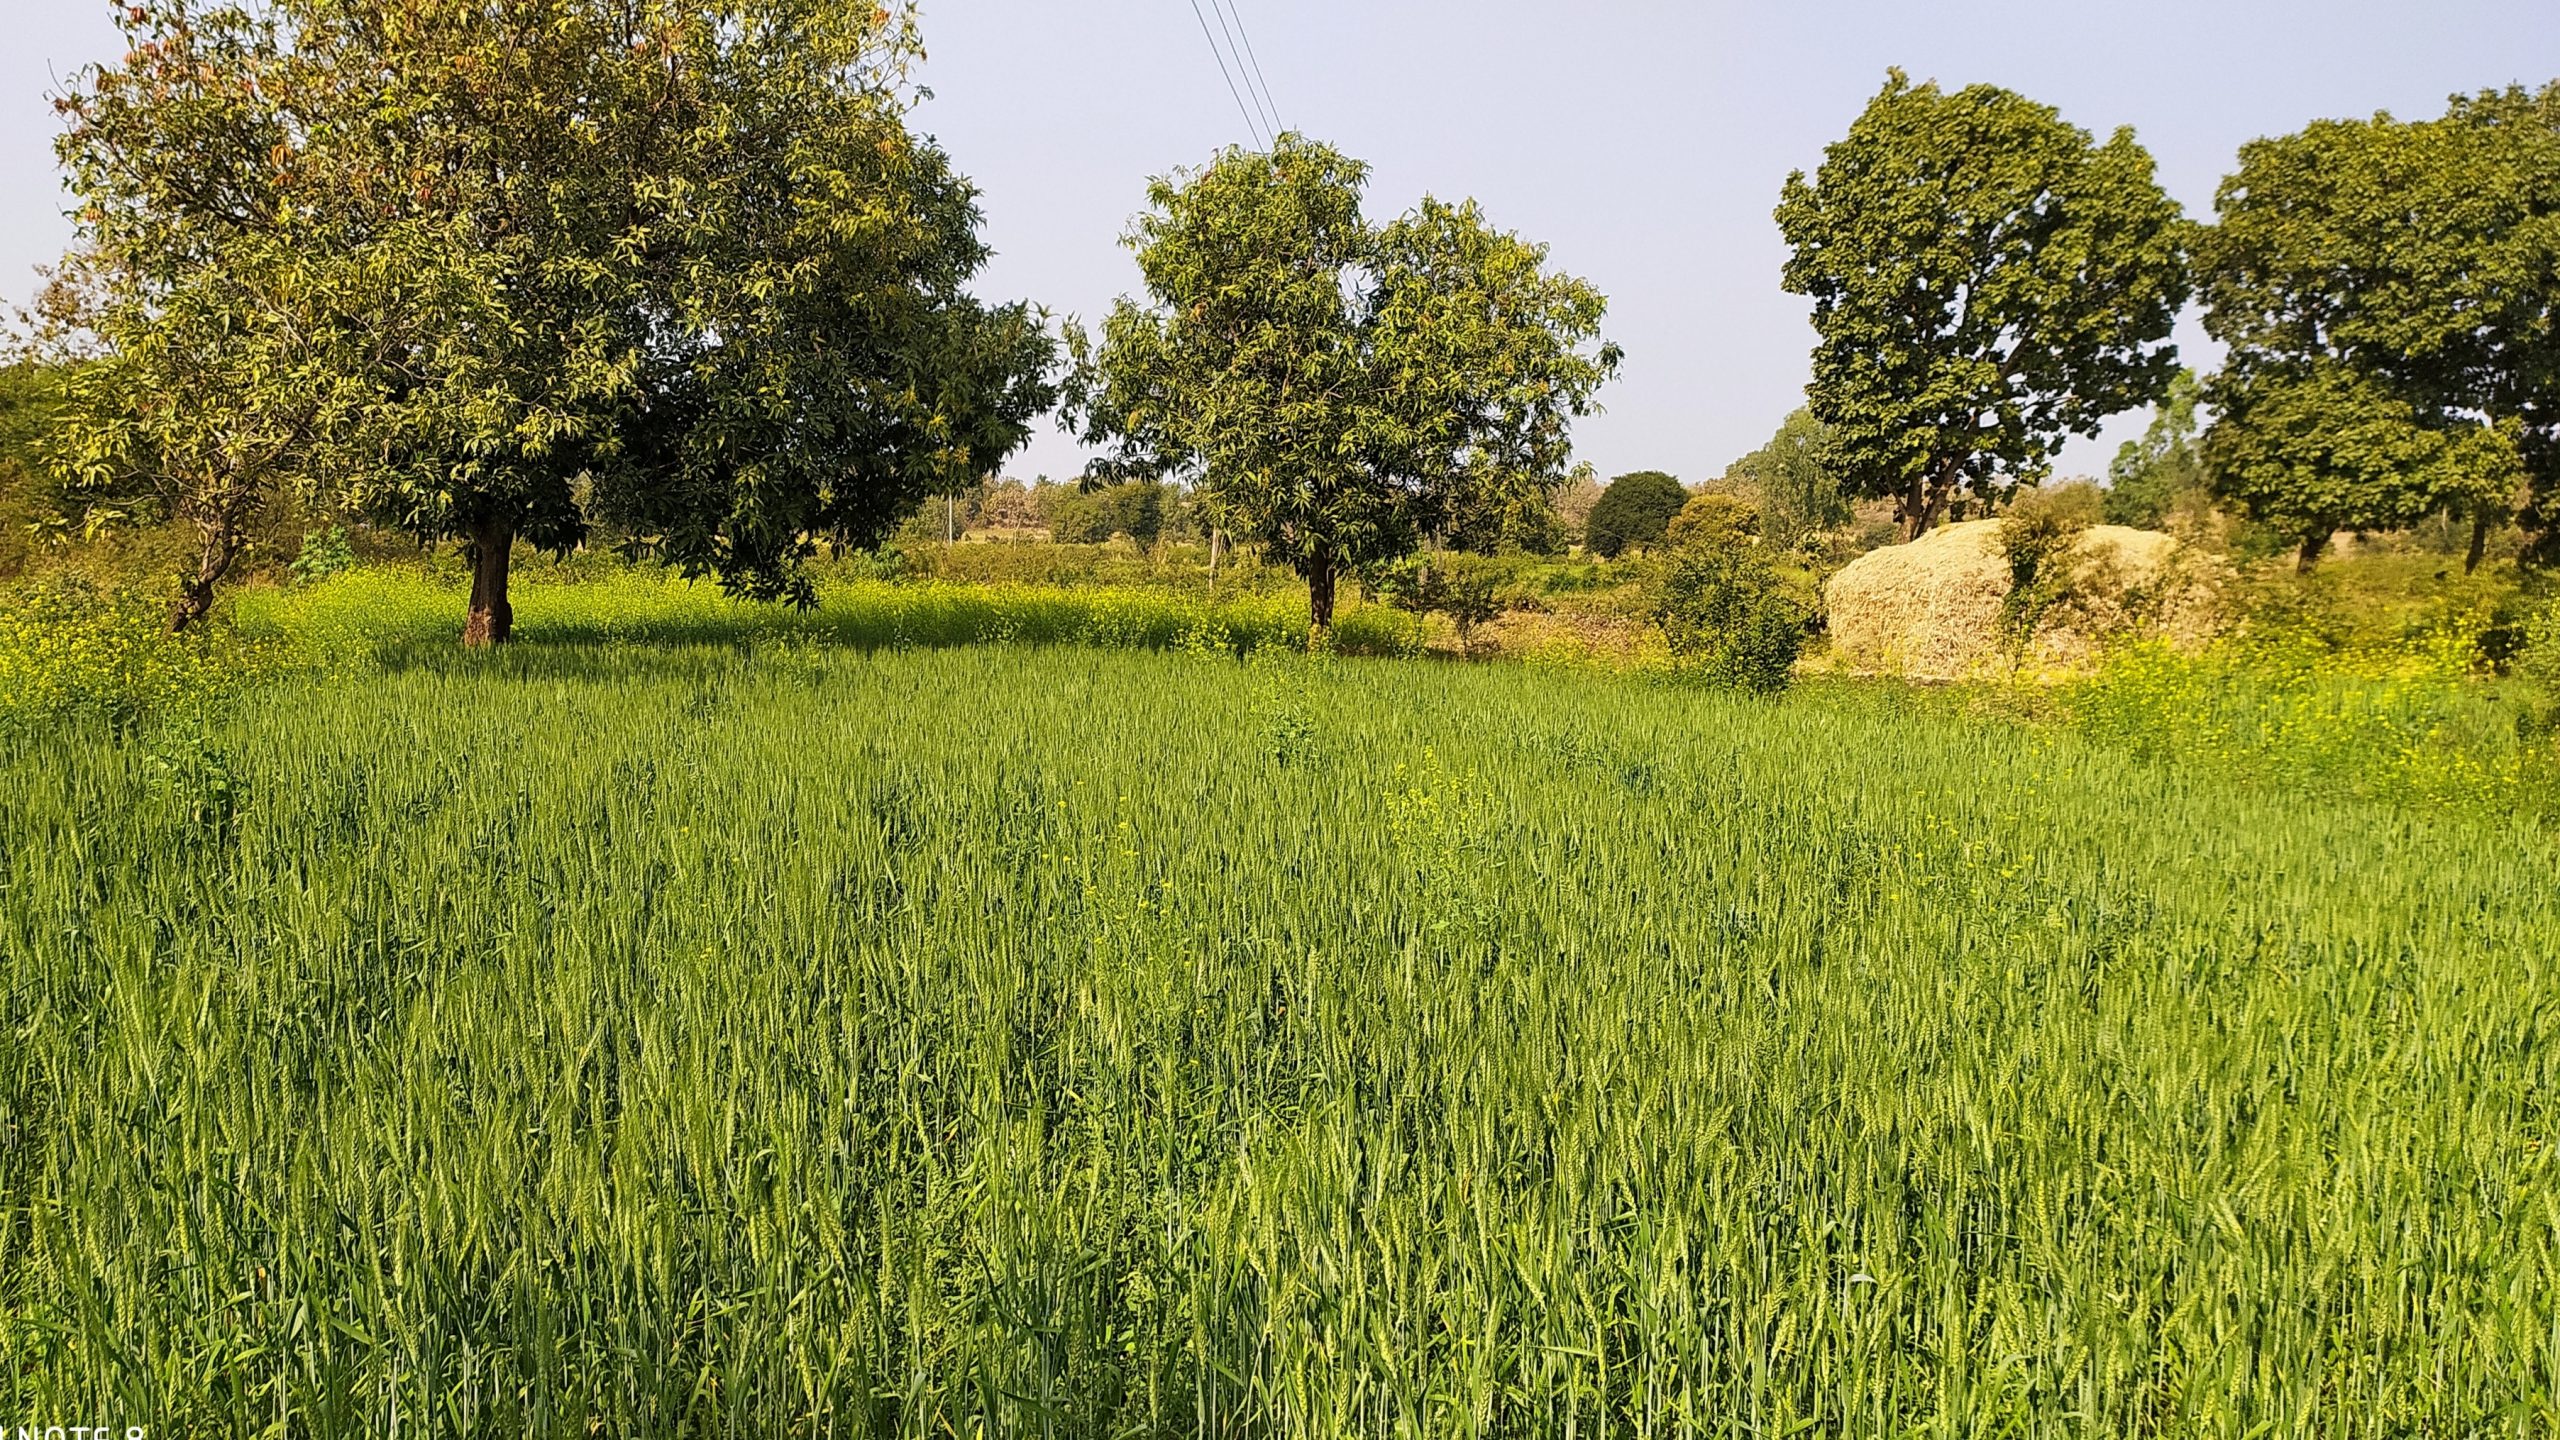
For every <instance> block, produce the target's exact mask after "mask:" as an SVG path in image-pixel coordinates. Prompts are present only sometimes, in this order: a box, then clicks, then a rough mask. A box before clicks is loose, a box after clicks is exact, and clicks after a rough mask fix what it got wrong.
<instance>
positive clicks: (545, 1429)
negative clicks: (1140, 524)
mask: <svg viewBox="0 0 2560 1440" xmlns="http://www.w3.org/2000/svg"><path fill="white" fill-rule="evenodd" d="M351 578H353V577H341V578H340V579H339V580H336V581H332V582H330V583H329V584H328V585H324V586H320V587H315V588H314V589H313V590H312V591H310V592H288V593H287V594H286V595H284V596H281V597H277V598H278V599H280V600H282V601H288V602H294V603H299V601H300V599H301V597H302V595H303V594H304V593H307V594H309V595H315V596H324V595H329V594H331V593H332V592H333V591H334V590H336V589H337V587H339V586H341V585H345V584H347V583H349V581H350V579H351ZM257 598H260V599H261V600H263V599H265V598H266V597H265V595H264V593H263V592H259V593H258V595H257ZM448 599H449V597H448ZM527 600H528V606H527V625H528V629H529V630H530V629H531V628H532V626H533V625H534V624H535V623H536V621H537V618H538V616H539V615H540V613H541V603H540V601H539V599H538V597H537V596H536V595H534V594H533V593H531V592H530V591H529V593H528V595H527ZM740 613H742V614H759V615H760V614H770V613H772V612H769V611H741V612H740ZM1363 613H1366V612H1363ZM1266 663H1267V664H1268V665H1269V667H1270V668H1269V669H1268V670H1267V671H1266V670H1262V669H1258V668H1256V667H1254V666H1249V665H1239V664H1238V663H1237V662H1235V661H1233V660H1229V659H1222V658H1194V657H1188V656H1179V655H1165V656H1147V655H1137V654H1129V653H1118V652H1112V653H1100V654H1096V653H1089V652H1083V653H1073V654H1068V653H1041V652H1038V651H1031V650H1023V649H976V650H950V651H918V652H910V653H895V652H889V651H883V652H880V653H876V654H868V655H865V654H859V653H849V652H836V651H830V650H827V649H825V648H822V647H820V648H809V647H792V646H787V645H782V644H778V643H777V644H758V645H757V646H756V647H755V649H754V650H753V652H752V653H751V654H750V653H747V652H746V651H744V650H742V649H740V648H739V647H737V646H734V645H717V646H700V645H689V644H683V643H665V644H655V645H634V646H630V647H623V648H608V647H601V646H583V645H572V644H543V645H526V646H521V647H518V648H517V650H516V651H515V652H514V653H501V654H498V655H493V656H463V655H458V654H453V653H450V647H439V649H437V650H436V651H434V652H431V653H422V654H420V655H419V656H417V657H415V658H414V661H413V662H412V663H405V664H403V665H401V666H399V667H397V668H394V669H390V670H386V671H379V672H367V673H362V674H358V675H353V676H350V677H348V678H347V679H345V680H313V681H309V682H296V683H295V685H294V687H293V688H290V689H287V690H284V691H281V692H278V693H276V694H275V695H274V696H273V697H272V698H271V699H270V700H269V701H268V702H267V703H262V704H260V705H258V706H255V707H243V708H240V709H236V710H234V711H233V712H231V714H230V715H229V716H228V717H227V718H223V719H220V720H218V721H216V722H215V723H213V724H211V725H209V726H208V727H206V728H205V729H204V730H203V732H202V733H201V735H200V736H196V735H184V736H179V737H175V738H173V739H172V740H170V741H169V742H167V743H166V744H160V743H158V742H155V745H156V746H157V750H156V753H160V754H163V755H174V756H176V757H177V758H179V759H181V760H187V753H186V750H187V747H186V745H184V744H182V743H181V742H182V741H183V742H200V748H198V749H196V750H195V751H194V755H195V756H196V757H200V758H202V759H204V760H206V761H208V762H211V763H212V764H216V765H218V766H219V769H220V772H221V773H222V774H223V775H225V776H228V777H229V784H228V791H229V794H230V796H231V797H232V799H231V814H230V818H229V820H228V822H227V829H226V830H224V831H223V832H221V833H222V835H223V837H224V838H222V839H221V840H220V841H219V842H218V843H210V842H209V840H208V832H207V831H206V830H205V829H204V828H203V825H204V822H203V820H202V819H201V818H200V817H202V816H208V815H216V814H219V813H220V805H219V802H218V801H217V802H216V803H215V804H214V805H212V806H211V807H210V808H208V807H207V806H206V804H205V803H204V801H205V797H208V796H210V795H214V794H216V793H218V792H219V790H220V789H221V788H222V787H221V785H220V784H219V783H218V782H216V781H215V780H214V778H213V776H212V773H211V771H210V769H206V770H204V771H202V772H201V773H200V774H199V779H200V780H201V781H202V782H203V783H201V784H178V783H173V782H172V781H171V780H169V779H166V778H163V776H162V774H161V773H160V771H159V770H158V769H157V768H155V763H154V761H153V759H152V755H153V754H154V753H155V750H154V748H152V747H144V746H125V745H117V744H113V743H101V741H100V740H99V738H98V737H96V736H94V735H92V734H91V733H88V732H86V731H66V732H61V733H54V734H48V735H44V736H41V737H38V738H36V739H34V740H31V741H28V742H26V743H24V744H22V745H19V746H16V747H14V748H11V749H7V750H0V834H6V835H7V836H9V837H10V838H11V843H10V844H9V845H7V846H5V847H0V933H5V934H6V935H7V936H8V937H9V941H8V943H9V947H10V955H9V958H10V966H11V971H10V975H11V981H12V987H11V990H10V992H9V993H10V997H11V998H10V1004H11V1005H12V1006H13V1007H14V1009H13V1010H12V1017H13V1018H12V1024H13V1026H14V1030H15V1033H14V1037H13V1041H12V1043H11V1044H10V1045H9V1046H8V1047H7V1048H6V1050H5V1051H4V1052H0V1126H5V1128H0V1134H5V1136H6V1137H7V1138H6V1143H0V1234H6V1235H7V1236H9V1237H10V1239H9V1245H10V1249H9V1252H8V1264H7V1267H6V1275H7V1283H8V1290H9V1305H8V1311H7V1328H6V1331H5V1335H6V1341H7V1346H8V1348H7V1352H6V1353H7V1365H6V1368H5V1371H4V1372H0V1385H5V1387H6V1389H7V1392H8V1394H9V1397H10V1412H11V1413H14V1414H36V1415H91V1414H94V1413H99V1412H103V1417H104V1418H109V1419H112V1417H114V1416H117V1415H126V1416H150V1417H152V1419H151V1422H150V1423H151V1425H152V1428H153V1432H154V1433H155V1434H157V1433H161V1432H162V1431H164V1430H165V1431H166V1432H168V1433H170V1434H185V1435H190V1436H197V1435H207V1436H210V1435H235V1434H266V1433H277V1434H309V1435H328V1436H335V1435H360V1434H368V1433H385V1434H387V1433H390V1432H391V1431H392V1430H393V1429H394V1428H395V1425H397V1426H400V1427H408V1428H433V1429H438V1430H449V1431H453V1432H459V1433H473V1434H503V1435H542V1436H554V1435H595V1436H656V1435H676V1434H717V1433H727V1432H734V1431H738V1430H771V1431H773V1432H775V1433H788V1434H793V1435H813V1436H826V1435H884V1436H917V1437H922V1436H927V1435H954V1434H956V1435H1027V1434H1038V1433H1041V1432H1043V1431H1046V1432H1049V1433H1054V1434H1058V1435H1072V1436H1088V1435H1091V1436H1100V1435H1130V1436H1151V1437H1152V1436H1174V1435H1199V1434H1208V1435H1256V1436H1265V1437H1270V1440H1295V1437H1318V1436H1321V1437H1335V1436H1341V1435H1344V1434H1350V1433H1380V1434H1414V1435H1428V1434H1485V1435H1502V1436H1518V1437H1524V1440H1540V1437H1548V1436H1563V1435H1567V1434H1573V1435H1583V1436H1597V1435H1600V1434H1603V1433H1606V1434H1611V1435H1617V1434H1626V1435H1638V1434H1644V1433H1648V1432H1650V1433H1654V1434H1659V1435H1664V1436H1690V1435H1697V1436H1709V1435H1722V1434H1728V1433H1732V1432H1733V1431H1734V1430H1735V1429H1736V1426H1735V1424H1734V1420H1735V1417H1738V1416H1739V1417H1749V1416H1754V1415H1757V1416H1758V1417H1760V1420H1759V1422H1757V1423H1758V1428H1759V1429H1761V1430H1764V1431H1768V1432H1771V1433H1775V1432H1776V1431H1779V1430H1785V1431H1789V1432H1791V1433H1799V1434H1818V1435H1826V1436H1840V1437H1844V1440H1885V1437H1902V1436H1909V1435H1914V1434H1929V1433H1952V1434H1992V1433H2001V1434H2008V1433H2018V1434H2033V1433H2035V1432H2036V1431H2037V1430H2038V1429H2039V1428H2040V1427H2041V1428H2044V1429H2048V1430H2057V1431H2059V1430H2067V1429H2072V1428H2078V1429H2083V1430H2086V1431H2087V1432H2088V1433H2091V1434H2105V1435H2123V1436H2149V1435H2171V1434H2176V1435H2185V1434H2203V1435H2250V1434H2254V1435H2260V1436H2265V1437H2269V1440H2293V1437H2305V1440H2307V1437H2315V1436H2318V1437H2327V1436H2337V1435H2406V1436H2438V1435H2443V1436H2452V1435H2507V1434H2537V1433H2542V1432H2545V1431H2548V1430H2549V1429H2550V1428H2551V1425H2552V1423H2553V1422H2554V1420H2555V1418H2560V1417H2555V1416H2554V1415H2553V1414H2552V1411H2551V1408H2550V1407H2551V1396H2552V1394H2553V1393H2554V1391H2555V1389H2556V1388H2560V1375H2555V1373H2554V1371H2553V1365H2554V1363H2555V1362H2554V1357H2553V1356H2552V1354H2551V1350H2550V1345H2549V1337H2550V1335H2551V1333H2552V1330H2553V1326H2554V1323H2555V1304H2560V1300H2555V1297H2560V1270H2555V1258H2554V1251H2553V1247H2552V1243H2551V1234H2550V1225H2549V1221H2548V1214H2547V1207H2546V1205H2545V1204H2544V1198H2545V1197H2547V1195H2548V1194H2549V1187H2550V1183H2551V1177H2550V1167H2551V1160H2550V1158H2549V1140H2548V1136H2549V1134H2550V1122H2551V1120H2552V1117H2553V1111H2552V1100H2551V1097H2552V1095H2553V1094H2554V1085H2553V1081H2554V1074H2553V1067H2554V1058H2553V1056H2552V1055H2551V1054H2550V1053H2548V1052H2549V1047H2548V1046H2545V1045H2543V1044H2541V1043H2540V1039H2539V1037H2540V1036H2541V1034H2542V1028H2541V1027H2542V1026H2543V1025H2544V1024H2546V1023H2547V1020H2548V1007H2549V998H2548V997H2549V986H2548V984H2547V983H2545V977H2544V975H2543V973H2542V967H2543V966H2544V965H2545V963H2546V959H2547V956H2548V951H2549V944H2548V942H2549V937H2550V936H2552V935H2553V934H2555V933H2560V891H2555V889H2554V887H2553V886H2552V884H2551V876H2552V874H2553V873H2554V871H2555V867H2560V850H2555V847H2554V844H2553V842H2552V841H2551V839H2550V838H2549V837H2548V836H2547V835H2542V834H2536V833H2533V832H2531V831H2528V830H2523V829H2520V828H2511V827H2496V828H2492V827H2475V826H2465V825H2453V824H2430V823H2409V822H2407V821H2405V820H2400V819H2393V818H2390V817H2387V816H2385V815H2383V814H2380V813H2378V812H2376V811H2375V810H2374V809H2372V808H2370V807H2365V806H2357V805H2331V804H2327V803H2323V802H2319V801H2313V800H2306V799H2304V798H2302V797H2300V796H2297V795H2291V794H2285V793H2281V792H2273V791H2270V790H2268V789H2266V788H2263V787H2257V786H2247V785H2233V784H2227V783H2224V782H2222V781H2220V780H2218V779H2215V778H2213V777H2211V776H2197V775H2194V774H2168V773H2163V772H2162V771H2160V770H2158V769H2155V768H2153V767H2149V766H2143V765H2128V764H2126V763H2125V761H2124V757H2123V756H2122V755H2121V754H2120V753H2118V752H2116V751H2113V750H2108V749H2101V748H2097V747H2094V746H2091V745H2088V744H2085V743H2081V742H2078V741H2075V740H2073V739H2072V738H2070V737H2068V736H2050V737H2047V738H2045V739H2044V740H2043V741H2041V742H2040V743H2027V744H2021V743H2019V742H2018V738H2017V736H2016V735H2015V734H2014V732H2010V731H2006V730H1997V729H1990V728H1986V727H1984V726H1982V725H1979V724H1975V723H1971V722H1967V721H1964V720H1962V719H1959V718H1953V717H1948V716H1944V715H1936V714H1930V713H1925V712H1918V713H1915V712H1914V711H1913V710H1912V709H1911V708H1910V707H1909V705H1908V704H1907V703H1906V702H1905V701H1904V700H1902V699H1901V698H1899V697H1898V696H1894V695H1886V694H1882V693H1880V692H1868V691H1851V690H1842V691H1838V692H1834V691H1832V690H1830V689H1829V688H1828V687H1807V688H1806V689H1805V690H1800V691H1799V692H1798V693H1797V694H1795V695H1793V696H1790V697H1789V698H1788V699H1786V700H1785V701H1783V702H1780V703H1778V704H1776V705H1771V704H1767V703H1764V702H1751V703H1744V702H1743V701H1741V700H1739V699H1736V698H1728V697H1726V696H1723V695H1719V694H1714V693H1705V692H1699V691H1695V690H1664V689H1659V688H1655V687H1649V686H1643V685H1633V684H1619V683H1612V682H1607V681H1596V682H1595V681H1594V680H1593V679H1592V678H1590V677H1588V676H1580V675H1574V676H1560V675H1552V674H1545V673H1541V672H1537V671H1533V670H1529V669H1526V668H1521V667H1507V666H1464V667H1461V666H1433V667H1422V666H1379V665H1352V664H1339V665H1322V664H1307V663H1304V662H1301V661H1298V660H1295V659H1294V658H1291V659H1280V660H1272V661H1269V662H1266ZM1282 697H1285V698H1282ZM1275 698H1279V699H1280V703H1279V704H1277V705H1275V703H1274V702H1275ZM1062 705H1071V706H1073V707H1074V722H1073V723H1061V718H1060V717H1061V707H1062ZM188 763H192V761H191V760H190V761H188ZM1950 776H1959V777H1962V779H1961V781H1960V782H1959V783H1950V781H1949V778H1948V777H1950ZM2412 1057H2427V1058H2425V1059H2424V1060H2423V1061H2421V1060H2413V1058H2412ZM2342 1197H2352V1201H2351V1203H2349V1202H2348V1201H2347V1200H2346V1199H2344V1198H2342ZM2128 1317H2132V1318H2128ZM84 1327H93V1328H84ZM83 1334H98V1335H112V1336H113V1337H114V1343H112V1344H104V1343H97V1344H93V1343H85V1342H80V1343H75V1341H74V1337H77V1336H80V1335H83ZM2022 1357H2023V1358H2022ZM429 1417H432V1424H431V1423H430V1418H429Z"/></svg>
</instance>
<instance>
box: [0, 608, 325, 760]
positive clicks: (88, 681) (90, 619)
mask: <svg viewBox="0 0 2560 1440" xmlns="http://www.w3.org/2000/svg"><path fill="white" fill-rule="evenodd" d="M275 659H276V655H275V648H274V647H273V646H271V645H261V644H258V643H254V642H248V641H244V640H243V639H242V638H241V637H240V636H238V635H237V634H235V633H233V632H232V631H231V630H230V629H229V628H228V627H226V626H219V625H211V626H201V627H198V628H197V629H194V630H190V631H188V632H187V633H185V634H182V635H173V634H171V633H169V627H168V608H167V605H166V602H164V601H162V600H160V599H158V598H156V597H154V596H153V595H151V594H148V593H146V592H144V591H142V590H138V589H134V588H131V587H121V588H115V587H101V586H98V585H94V584H92V583H90V582H89V581H87V580H84V579H81V578H79V577H76V576H68V575H57V576H50V577H47V578H45V579H43V580H40V581H33V582H29V583H27V584H23V585H20V586H16V587H12V588H11V589H10V590H8V591H6V592H0V730H6V729H9V728H11V727H13V726H27V725H47V724H53V723H58V722H61V721H65V720H71V719H77V718H94V719H98V720H103V721H105V722H106V723H108V724H110V725H114V726H118V727H126V726H131V725H133V724H135V723H137V722H139V721H142V720H144V719H147V718H151V717H154V716H158V715H164V714H170V713H174V712H179V711H184V710H187V709H201V708H202V707H203V706H204V705H205V704H206V703H208V702H210V701H213V700H215V699H218V698H219V697H221V696H223V695H225V694H227V693H229V692H230V691H232V690H234V689H236V688H238V687H240V686H242V685H245V684H247V683H249V682H251V681H253V680H255V679H257V678H259V677H260V676H262V675H264V674H266V673H268V672H269V671H271V670H272V669H273V667H274V662H275Z"/></svg>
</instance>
